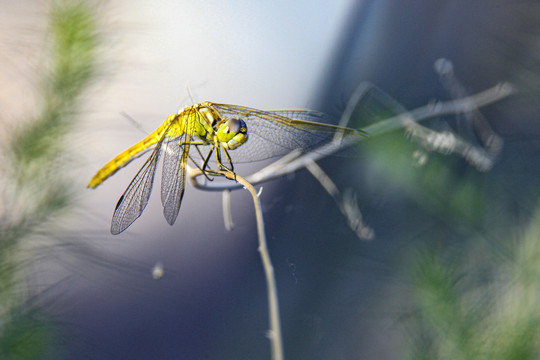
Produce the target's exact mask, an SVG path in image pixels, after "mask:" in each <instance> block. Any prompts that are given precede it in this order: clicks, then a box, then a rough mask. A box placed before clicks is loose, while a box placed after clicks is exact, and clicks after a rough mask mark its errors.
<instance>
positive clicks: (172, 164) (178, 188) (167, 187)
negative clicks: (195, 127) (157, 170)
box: [161, 134, 191, 225]
mask: <svg viewBox="0 0 540 360" xmlns="http://www.w3.org/2000/svg"><path fill="white" fill-rule="evenodd" d="M190 140H191V137H190V136H189V135H186V134H184V136H182V137H180V138H178V139H177V140H175V141H170V142H168V143H167V145H166V146H165V150H164V152H165V154H164V160H163V175H162V177H161V203H162V205H163V215H164V216H165V219H166V220H167V222H168V223H169V225H173V224H174V222H175V221H176V218H177V217H178V212H179V211H180V204H181V203H182V197H183V196H184V187H185V180H186V162H187V158H188V154H189V142H190Z"/></svg>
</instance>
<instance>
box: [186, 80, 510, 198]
mask: <svg viewBox="0 0 540 360" xmlns="http://www.w3.org/2000/svg"><path fill="white" fill-rule="evenodd" d="M368 85H369V84H368ZM368 85H363V86H362V87H359V90H358V92H359V93H360V94H364V93H365V92H366V91H367V89H368V87H369V86H368ZM515 92H516V89H515V88H514V87H513V86H512V85H511V84H509V83H500V84H497V85H496V86H493V87H491V88H489V89H487V90H484V91H482V92H479V93H477V94H474V95H471V96H468V97H466V98H462V99H457V100H451V101H446V102H437V103H435V104H430V105H426V106H422V107H420V108H417V109H415V110H411V111H404V112H403V113H402V114H399V115H396V116H394V117H392V118H390V119H386V120H383V121H380V122H377V123H375V124H372V125H369V126H367V127H364V128H362V130H364V131H366V132H367V133H368V134H369V135H370V137H374V136H377V135H381V134H384V133H388V132H390V131H393V130H397V129H402V128H404V127H407V126H409V130H410V128H411V126H410V124H413V127H414V129H413V130H416V129H418V127H417V126H414V125H417V124H415V123H416V122H420V121H422V120H426V119H429V118H433V117H437V116H444V115H450V114H459V113H463V112H468V111H472V110H474V109H477V108H479V107H482V106H485V105H488V104H491V103H494V102H496V101H499V100H501V99H504V98H506V97H508V96H510V95H512V94H514V93H515ZM360 97H361V96H355V97H353V99H352V102H353V103H355V102H357V101H358V99H360ZM352 108H354V107H353V106H352V105H351V107H350V109H352ZM350 109H349V111H348V112H350V111H351V110H350ZM342 123H343V119H342ZM413 135H414V134H413ZM354 143H355V142H354V141H345V140H343V141H332V142H330V143H328V144H326V145H323V146H321V147H320V148H318V149H317V150H316V151H312V152H309V153H307V154H302V153H301V152H299V151H296V150H295V151H292V152H291V154H289V155H285V157H284V159H279V160H277V161H276V162H275V163H272V164H271V165H269V166H267V167H266V168H264V169H262V170H260V171H258V172H256V173H254V174H251V175H250V176H248V177H247V178H248V181H249V182H250V183H252V184H260V183H262V182H265V181H269V180H272V179H275V178H278V177H281V176H283V175H286V174H290V173H293V172H295V171H297V170H299V169H302V168H304V167H305V166H306V163H308V162H310V161H317V160H319V159H322V158H324V157H326V156H328V155H331V154H333V153H335V152H337V151H339V150H341V149H343V148H345V147H347V146H351V145H353V144H354ZM458 145H460V146H461V145H462V144H458ZM461 147H462V146H461ZM458 150H462V149H461V148H460V149H458ZM285 159H286V160H285ZM191 183H192V185H193V186H194V187H195V188H197V189H200V190H205V191H222V190H225V189H229V190H235V189H239V188H240V185H239V184H236V183H229V182H221V183H201V182H199V181H197V180H196V179H195V178H191Z"/></svg>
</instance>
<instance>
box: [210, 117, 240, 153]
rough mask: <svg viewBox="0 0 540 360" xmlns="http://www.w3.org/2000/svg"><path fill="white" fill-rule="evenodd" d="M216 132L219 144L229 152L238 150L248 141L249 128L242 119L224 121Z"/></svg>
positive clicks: (218, 125) (219, 124)
mask: <svg viewBox="0 0 540 360" xmlns="http://www.w3.org/2000/svg"><path fill="white" fill-rule="evenodd" d="M216 131H217V133H216V136H217V138H218V140H219V142H220V143H221V144H222V145H223V147H224V148H226V149H228V150H233V149H236V148H237V147H239V146H240V145H242V144H243V143H245V142H246V141H247V139H248V133H247V126H246V123H245V121H244V120H242V119H228V120H222V121H221V122H219V123H218V124H217V129H216Z"/></svg>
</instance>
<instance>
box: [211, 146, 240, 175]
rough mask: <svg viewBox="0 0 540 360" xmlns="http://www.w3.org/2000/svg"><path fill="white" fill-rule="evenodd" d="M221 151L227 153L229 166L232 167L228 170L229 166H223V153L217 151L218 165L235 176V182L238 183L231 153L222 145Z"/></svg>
mask: <svg viewBox="0 0 540 360" xmlns="http://www.w3.org/2000/svg"><path fill="white" fill-rule="evenodd" d="M219 149H220V150H223V152H224V153H225V156H226V157H227V160H229V164H230V165H231V167H230V168H228V167H227V166H225V165H223V163H222V162H221V151H216V159H217V163H218V165H219V167H220V168H221V169H222V170H225V171H228V172H230V173H231V174H233V176H234V181H236V173H235V172H234V165H233V162H232V160H231V156H230V155H229V152H228V151H227V149H226V148H225V147H223V145H222V144H221V143H220V147H219Z"/></svg>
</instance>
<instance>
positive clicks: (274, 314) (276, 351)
mask: <svg viewBox="0 0 540 360" xmlns="http://www.w3.org/2000/svg"><path fill="white" fill-rule="evenodd" d="M187 172H188V177H189V178H190V180H191V182H192V183H193V182H196V181H195V180H194V179H195V178H196V177H198V176H201V175H204V174H203V172H202V171H201V170H200V169H193V168H191V167H188V169H187ZM205 172H206V174H207V175H211V176H223V177H225V178H227V179H229V180H236V181H237V182H238V183H240V184H241V185H242V186H243V187H244V188H245V189H247V190H248V191H249V193H250V194H251V197H252V198H253V205H254V206H255V215H256V219H257V235H258V238H259V248H258V250H259V253H260V254H261V260H262V263H263V268H264V274H265V277H266V287H267V295H268V316H269V321H270V330H269V331H268V338H269V339H270V345H271V348H272V360H283V359H284V356H283V341H282V337H281V324H280V319H279V301H278V294H277V286H276V279H275V277H274V267H273V266H272V261H271V260H270V254H269V252H268V247H267V246H266V235H265V232H264V219H263V215H262V207H261V202H260V200H259V196H258V195H257V192H256V191H255V188H254V187H253V185H251V184H250V183H249V182H248V181H247V180H246V179H244V178H243V177H241V176H240V175H238V174H232V173H230V172H228V171H222V170H205Z"/></svg>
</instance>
